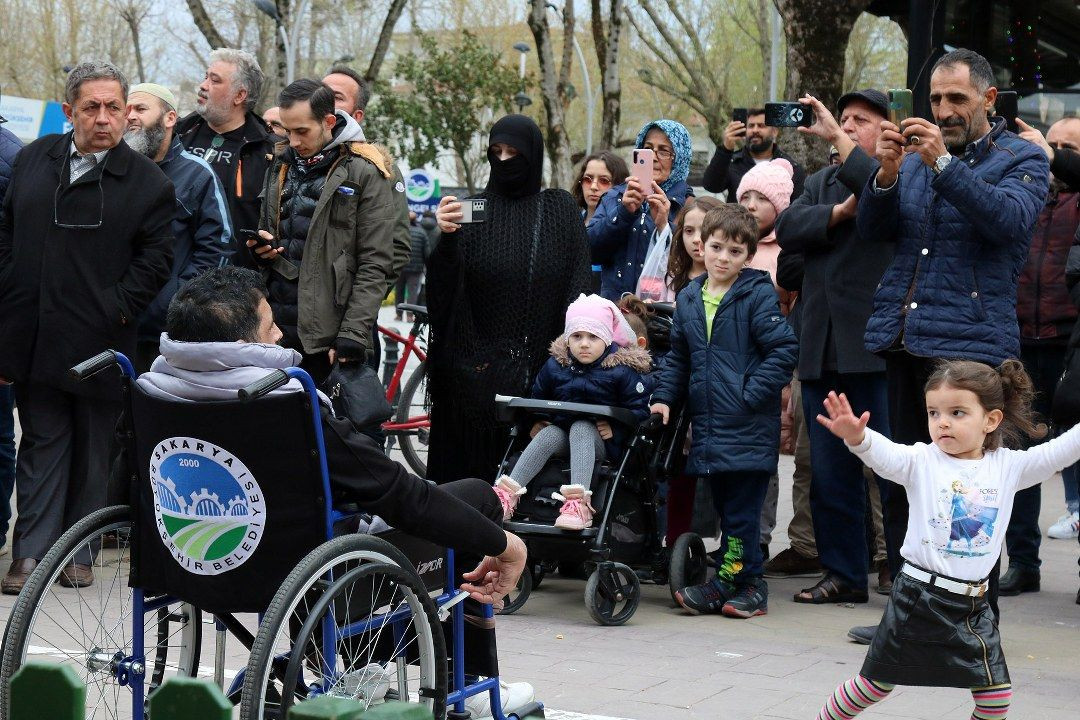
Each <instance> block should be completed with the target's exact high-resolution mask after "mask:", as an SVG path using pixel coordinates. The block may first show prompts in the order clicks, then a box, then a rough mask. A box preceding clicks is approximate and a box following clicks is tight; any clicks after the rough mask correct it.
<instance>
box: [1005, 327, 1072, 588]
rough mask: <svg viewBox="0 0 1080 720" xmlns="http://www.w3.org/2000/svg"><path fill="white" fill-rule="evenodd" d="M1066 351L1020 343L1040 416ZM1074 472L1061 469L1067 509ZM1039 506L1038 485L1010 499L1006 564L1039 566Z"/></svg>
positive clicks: (1051, 397) (1046, 408) (1051, 394)
mask: <svg viewBox="0 0 1080 720" xmlns="http://www.w3.org/2000/svg"><path fill="white" fill-rule="evenodd" d="M1067 351H1068V350H1067V348H1066V347H1065V346H1064V345H1024V344H1022V345H1021V346H1020V359H1021V360H1022V361H1023V363H1024V368H1025V369H1026V370H1027V372H1028V375H1030V376H1031V382H1032V384H1033V385H1034V386H1035V402H1034V407H1035V412H1037V413H1038V414H1040V415H1042V416H1043V417H1049V415H1050V404H1051V403H1052V402H1053V400H1054V390H1055V389H1056V388H1057V381H1058V379H1059V378H1060V377H1061V373H1062V370H1064V368H1065V355H1066V353H1067ZM1057 429H1058V428H1055V430H1057ZM1055 434H1056V433H1055ZM1077 475H1078V472H1077V466H1076V465H1070V466H1069V467H1067V468H1065V469H1064V470H1062V471H1061V479H1062V480H1063V481H1064V482H1065V502H1066V504H1069V503H1074V504H1071V505H1070V509H1075V507H1076V505H1075V503H1076V481H1077ZM1070 488H1071V493H1070ZM1070 495H1071V498H1070ZM1041 506H1042V486H1041V485H1035V486H1033V487H1029V488H1026V489H1024V490H1021V491H1020V492H1018V493H1016V497H1015V498H1014V499H1013V512H1012V518H1010V520H1009V528H1008V530H1006V531H1005V547H1006V548H1007V549H1008V551H1009V566H1010V567H1012V566H1013V565H1016V566H1017V567H1022V568H1025V569H1027V570H1035V571H1038V569H1039V566H1040V565H1042V560H1040V559H1039V545H1040V543H1041V542H1042V531H1041V530H1040V529H1039V511H1040V510H1041Z"/></svg>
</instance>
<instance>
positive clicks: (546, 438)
mask: <svg viewBox="0 0 1080 720" xmlns="http://www.w3.org/2000/svg"><path fill="white" fill-rule="evenodd" d="M649 368H650V360H649V353H648V351H647V350H644V349H641V348H639V347H638V344H637V336H636V335H635V334H634V331H633V330H631V329H630V326H629V325H628V324H627V322H626V319H625V318H624V317H623V314H622V312H621V311H620V310H619V308H617V307H616V306H615V304H614V303H612V302H611V301H610V300H605V299H604V298H602V297H600V296H599V295H589V296H587V297H586V296H585V295H582V296H581V297H579V298H578V299H577V300H575V301H574V302H573V303H571V304H570V307H568V308H567V309H566V327H565V331H564V333H563V334H562V335H560V336H559V337H558V338H556V340H555V342H553V343H552V344H551V357H550V358H548V361H547V363H546V364H545V365H544V367H542V368H541V369H540V373H539V374H538V375H537V376H536V382H535V383H534V384H533V391H532V396H533V397H534V398H536V399H541V400H562V401H564V402H576V403H589V404H593V405H614V406H618V407H624V408H626V409H628V410H631V411H632V412H633V413H634V414H635V415H636V416H637V419H638V420H639V421H641V420H644V419H646V418H647V417H648V416H649V395H650V394H651V391H652V387H653V384H654V383H652V382H651V381H649V380H647V379H646V378H645V377H643V376H644V375H645V374H646V373H648V372H649ZM621 434H622V433H620V432H619V431H618V429H617V428H613V427H612V426H611V424H610V423H609V422H607V421H606V420H600V421H597V422H592V421H589V420H570V419H567V420H559V419H557V418H556V419H555V420H553V421H552V422H551V423H547V422H538V423H536V424H535V425H534V426H533V428H532V433H531V436H532V441H531V442H530V443H529V445H528V447H526V448H525V450H524V451H523V452H522V453H521V457H520V458H519V459H518V461H517V464H516V465H515V466H514V469H513V470H512V471H511V474H510V475H503V476H502V477H501V478H499V480H498V481H497V482H496V483H495V494H497V495H498V496H499V499H500V500H501V501H502V504H503V514H504V516H505V518H506V519H510V517H511V516H512V515H513V514H514V509H515V508H516V507H517V503H518V498H520V497H521V496H522V495H523V494H525V486H526V485H528V483H529V481H530V480H532V479H533V478H534V477H536V475H537V474H538V473H539V472H540V471H541V470H542V469H543V467H544V464H545V463H547V461H548V459H550V458H551V457H553V456H556V455H557V456H560V457H566V456H567V455H569V457H570V484H569V485H563V486H562V487H561V488H559V492H558V493H555V494H554V495H553V497H555V499H557V500H562V501H563V504H562V508H560V510H559V517H558V518H557V519H556V520H555V527H559V528H563V529H564V530H584V529H585V528H587V527H589V526H591V525H592V517H593V512H594V511H593V508H592V504H591V503H590V498H591V496H592V491H591V490H590V489H589V486H590V484H591V483H592V475H593V469H594V467H595V465H596V459H597V458H598V457H602V456H604V455H605V454H610V455H612V456H614V453H615V452H616V450H617V448H618V447H619V444H620V443H621V441H622V439H623V438H622V437H621ZM605 441H607V442H606V443H605Z"/></svg>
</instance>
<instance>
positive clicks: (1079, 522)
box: [1046, 513, 1080, 540]
mask: <svg viewBox="0 0 1080 720" xmlns="http://www.w3.org/2000/svg"><path fill="white" fill-rule="evenodd" d="M1077 535H1080V513H1073V514H1071V515H1062V516H1061V517H1059V518H1058V521H1057V522H1056V523H1054V524H1053V525H1051V526H1050V529H1049V530H1047V531H1046V537H1049V538H1053V539H1055V540H1075V539H1076V536H1077Z"/></svg>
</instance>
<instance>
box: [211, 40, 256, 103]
mask: <svg viewBox="0 0 1080 720" xmlns="http://www.w3.org/2000/svg"><path fill="white" fill-rule="evenodd" d="M210 62H212V63H214V62H224V63H229V64H230V65H232V66H233V67H234V68H236V71H235V72H234V73H233V77H232V81H233V83H234V85H235V87H238V88H243V89H244V90H247V98H246V99H245V100H244V105H245V108H246V109H247V110H254V109H255V103H257V102H258V101H259V96H260V95H261V94H262V86H263V80H265V79H266V76H265V75H263V71H262V68H261V67H259V61H258V60H256V59H255V56H254V55H252V54H251V53H249V52H248V51H247V50H237V49H235V48H218V49H217V50H214V51H213V52H211V53H210Z"/></svg>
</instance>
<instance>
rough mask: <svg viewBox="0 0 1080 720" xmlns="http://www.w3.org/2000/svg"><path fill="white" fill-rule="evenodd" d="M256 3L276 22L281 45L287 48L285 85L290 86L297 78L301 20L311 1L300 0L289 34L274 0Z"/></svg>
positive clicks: (260, 0) (258, 0)
mask: <svg viewBox="0 0 1080 720" xmlns="http://www.w3.org/2000/svg"><path fill="white" fill-rule="evenodd" d="M254 2H255V7H256V8H258V9H259V12H261V13H262V14H264V15H267V16H269V17H270V18H272V19H273V20H274V23H275V24H276V25H277V29H278V32H279V33H281V44H282V45H284V46H285V84H286V85H288V84H289V83H291V82H292V81H293V80H294V79H295V78H296V51H297V44H298V43H299V42H300V18H301V17H303V16H304V11H305V10H307V8H308V5H310V4H311V0H300V3H299V5H298V6H297V8H296V12H295V13H293V15H292V27H291V28H289V30H288V31H287V32H286V30H285V25H284V24H283V23H282V22H281V15H279V14H278V11H277V6H276V5H275V4H274V2H273V0H254Z"/></svg>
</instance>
